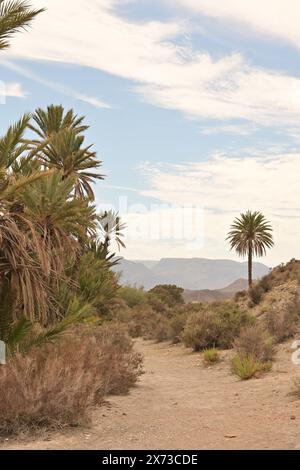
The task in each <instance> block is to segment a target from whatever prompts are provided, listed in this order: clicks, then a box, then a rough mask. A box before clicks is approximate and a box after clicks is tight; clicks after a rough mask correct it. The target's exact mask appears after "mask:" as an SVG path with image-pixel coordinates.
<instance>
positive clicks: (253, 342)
mask: <svg viewBox="0 0 300 470" xmlns="http://www.w3.org/2000/svg"><path fill="white" fill-rule="evenodd" d="M234 346H235V349H236V351H237V353H238V354H239V355H240V356H251V357H254V358H255V359H258V360H259V361H271V360H272V359H273V357H274V354H275V350H274V346H273V341H272V337H271V336H270V335H269V333H268V332H267V331H265V330H264V328H263V327H262V326H261V325H251V326H247V327H246V328H243V329H242V331H241V333H240V336H239V337H238V338H237V339H236V340H235V342H234Z"/></svg>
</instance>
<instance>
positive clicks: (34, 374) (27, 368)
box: [0, 324, 141, 435]
mask: <svg viewBox="0 0 300 470" xmlns="http://www.w3.org/2000/svg"><path fill="white" fill-rule="evenodd" d="M140 373H141V356H140V355H139V354H136V353H134V352H133V350H132V343H131V341H130V339H129V338H128V336H127V334H126V332H125V330H124V327H120V325H110V324H108V325H105V326H104V327H101V328H99V329H98V330H97V331H96V332H95V334H92V333H91V332H90V331H87V330H86V328H80V329H77V330H76V331H75V332H73V333H72V334H69V335H67V336H65V337H63V338H62V339H61V340H60V341H59V342H57V343H56V344H50V345H47V346H44V347H42V348H35V349H32V350H31V351H30V352H29V353H28V354H27V355H26V356H24V355H21V354H17V355H15V356H13V357H12V358H10V360H9V362H8V364H7V365H6V366H5V367H1V369H0V413H1V422H0V433H1V434H5V435H7V434H11V433H16V432H22V431H24V430H33V429H35V428H39V427H62V426H69V425H72V426H74V425H78V424H80V423H81V422H83V421H85V420H86V419H87V410H88V409H89V407H90V406H91V405H92V404H94V403H95V402H97V403H99V402H100V401H101V400H102V399H103V397H104V396H105V395H106V394H107V393H116V392H118V393H123V392H125V391H127V390H128V388H129V387H131V386H132V385H133V384H134V383H135V382H136V380H137V378H138V376H139V375H140Z"/></svg>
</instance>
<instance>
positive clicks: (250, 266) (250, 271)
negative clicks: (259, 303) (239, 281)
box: [248, 245, 253, 287]
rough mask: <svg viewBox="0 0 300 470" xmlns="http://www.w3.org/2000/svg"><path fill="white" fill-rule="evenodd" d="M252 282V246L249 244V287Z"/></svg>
mask: <svg viewBox="0 0 300 470" xmlns="http://www.w3.org/2000/svg"><path fill="white" fill-rule="evenodd" d="M252 284H253V280H252V246H251V245H250V246H249V251H248V285H249V287H251V286H252Z"/></svg>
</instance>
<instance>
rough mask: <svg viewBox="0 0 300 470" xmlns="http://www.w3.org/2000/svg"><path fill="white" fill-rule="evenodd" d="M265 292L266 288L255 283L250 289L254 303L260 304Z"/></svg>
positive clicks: (250, 295)
mask: <svg viewBox="0 0 300 470" xmlns="http://www.w3.org/2000/svg"><path fill="white" fill-rule="evenodd" d="M264 294H265V290H264V289H263V287H261V286H260V285H259V284H255V285H253V286H252V287H250V289H249V297H250V299H251V302H252V303H253V304H254V305H258V304H259V303H260V302H261V300H262V298H263V296H264Z"/></svg>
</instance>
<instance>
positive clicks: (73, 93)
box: [0, 60, 111, 109]
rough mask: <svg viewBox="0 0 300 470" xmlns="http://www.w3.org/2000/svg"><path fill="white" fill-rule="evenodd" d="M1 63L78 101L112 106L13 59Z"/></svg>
mask: <svg viewBox="0 0 300 470" xmlns="http://www.w3.org/2000/svg"><path fill="white" fill-rule="evenodd" d="M0 65H2V66H4V67H6V68H9V69H10V70H14V71H15V72H17V73H18V74H19V75H22V76H23V77H26V78H29V79H30V80H32V81H34V82H36V83H40V84H41V85H44V86H45V87H47V88H50V89H51V90H55V91H56V92H57V93H60V94H62V95H66V96H69V97H71V98H74V99H76V100H78V101H83V102H84V103H88V104H90V105H92V106H95V107H96V108H107V109H108V108H110V107H111V106H110V105H109V104H107V103H105V102H104V101H102V100H100V99H99V98H97V97H95V96H88V95H85V94H84V93H81V92H79V91H77V90H74V89H73V88H71V87H69V86H65V85H63V84H62V83H58V82H55V81H50V80H48V79H46V78H43V77H41V76H39V75H37V74H35V73H33V72H31V71H30V70H29V69H27V68H26V67H23V66H20V65H18V64H16V63H14V62H12V61H9V60H1V61H0Z"/></svg>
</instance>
